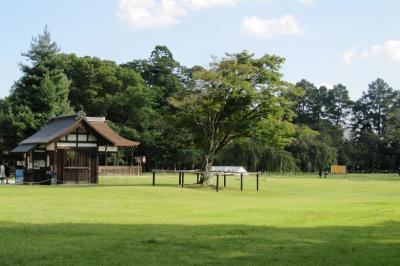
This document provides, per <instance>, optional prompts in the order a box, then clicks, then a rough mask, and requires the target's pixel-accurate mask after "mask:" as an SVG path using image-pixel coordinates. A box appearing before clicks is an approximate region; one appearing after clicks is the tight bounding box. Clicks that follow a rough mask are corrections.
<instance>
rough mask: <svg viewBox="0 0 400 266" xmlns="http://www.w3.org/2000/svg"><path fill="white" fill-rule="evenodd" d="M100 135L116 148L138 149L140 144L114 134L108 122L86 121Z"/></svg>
mask: <svg viewBox="0 0 400 266" xmlns="http://www.w3.org/2000/svg"><path fill="white" fill-rule="evenodd" d="M86 122H87V123H88V124H89V125H90V126H91V127H92V128H93V129H94V130H95V131H96V132H97V133H98V134H100V135H101V136H102V137H104V138H105V139H107V140H109V141H110V142H112V143H113V144H114V145H113V146H114V147H137V146H139V145H140V142H137V141H132V140H128V139H126V138H124V137H121V136H120V135H118V134H117V133H116V132H114V131H113V130H112V129H111V128H110V127H109V126H108V125H107V124H106V122H101V121H86Z"/></svg>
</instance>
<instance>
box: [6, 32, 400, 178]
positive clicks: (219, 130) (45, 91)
mask: <svg viewBox="0 0 400 266" xmlns="http://www.w3.org/2000/svg"><path fill="white" fill-rule="evenodd" d="M23 56H24V57H25V58H26V60H27V61H26V62H24V63H22V64H20V68H21V71H22V76H21V77H20V78H19V79H18V80H17V81H16V82H15V84H14V85H13V87H12V89H11V91H10V95H9V96H8V97H6V98H5V99H2V100H1V101H0V122H1V123H2V125H3V126H2V127H1V128H0V150H3V151H9V150H10V149H12V148H13V147H15V145H16V144H17V143H18V142H19V141H21V140H23V139H24V138H26V137H28V136H29V135H31V134H33V133H34V132H36V131H37V130H38V129H39V128H40V127H42V126H43V124H45V123H46V122H47V121H48V119H50V118H51V117H54V116H60V115H65V114H70V113H73V112H79V111H83V112H84V113H86V114H87V115H88V116H105V117H107V119H108V120H109V121H110V122H111V125H112V127H113V128H114V129H115V130H116V131H117V132H119V133H120V134H121V135H122V136H124V137H126V138H128V139H133V140H137V141H140V142H141V143H142V144H141V145H140V146H139V148H138V149H137V150H135V151H134V155H135V156H136V155H146V156H147V158H148V162H149V164H148V169H149V168H181V169H192V168H203V169H208V168H209V167H210V166H211V165H212V164H213V163H215V164H226V165H243V166H245V167H246V168H248V169H249V170H257V171H258V170H262V171H264V170H273V171H275V170H276V171H280V170H282V169H283V170H288V171H297V169H301V170H303V171H315V170H317V169H319V168H328V167H329V165H330V164H332V163H339V164H345V165H347V166H348V169H350V170H360V171H361V170H362V171H364V170H365V171H381V170H390V171H391V170H394V169H398V167H399V166H400V155H399V154H400V137H399V136H400V133H399V128H400V122H399V120H400V119H399V113H400V111H399V110H400V97H399V92H398V91H396V90H394V89H393V88H391V87H390V86H389V84H387V83H386V82H385V81H384V80H382V79H377V80H375V81H373V82H372V83H371V84H370V85H369V87H368V90H367V91H366V92H364V93H363V95H362V97H361V98H360V99H358V100H357V101H355V102H352V101H351V100H350V98H349V92H348V89H347V88H346V86H345V85H343V84H340V83H339V84H337V85H335V86H333V88H332V89H328V88H327V87H325V86H320V87H317V86H316V85H315V84H313V83H312V82H310V81H307V80H305V79H303V80H301V81H299V82H298V83H297V84H296V86H293V85H292V84H290V83H288V82H285V81H283V80H282V74H281V73H280V68H281V67H282V65H283V63H284V59H283V58H281V57H279V56H274V55H268V54H266V55H264V56H262V57H260V58H256V57H255V56H254V55H252V54H250V53H248V52H246V51H245V52H242V53H237V54H227V55H226V57H225V58H223V59H222V60H220V61H214V62H212V63H211V65H210V67H209V68H204V67H201V66H193V67H190V68H188V67H185V66H182V65H181V64H180V63H179V62H178V61H176V60H175V59H174V57H173V54H172V52H171V51H170V50H169V49H168V48H167V47H166V46H161V45H158V46H156V47H155V48H154V50H153V51H152V52H151V54H150V56H149V58H148V59H140V60H131V61H130V62H127V63H125V64H121V65H118V64H117V63H115V62H113V61H109V60H102V59H99V58H96V57H88V56H85V57H78V56H76V55H75V54H61V53H60V49H59V48H58V46H57V44H56V42H54V41H52V39H51V36H50V33H49V31H48V30H47V27H46V28H45V29H44V31H43V33H42V34H39V35H38V36H37V37H34V38H33V39H32V43H31V45H30V48H29V50H28V51H27V52H26V53H23ZM130 152H131V151H128V150H126V151H123V154H121V157H120V158H121V160H122V161H121V163H123V162H124V160H125V162H126V160H128V158H130ZM2 154H6V153H4V152H3V153H2Z"/></svg>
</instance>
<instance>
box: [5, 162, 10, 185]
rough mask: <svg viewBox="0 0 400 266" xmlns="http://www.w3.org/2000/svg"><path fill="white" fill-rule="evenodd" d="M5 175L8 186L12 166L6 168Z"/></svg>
mask: <svg viewBox="0 0 400 266" xmlns="http://www.w3.org/2000/svg"><path fill="white" fill-rule="evenodd" d="M4 173H5V176H6V184H8V179H9V178H10V166H8V163H6V165H5V166H4Z"/></svg>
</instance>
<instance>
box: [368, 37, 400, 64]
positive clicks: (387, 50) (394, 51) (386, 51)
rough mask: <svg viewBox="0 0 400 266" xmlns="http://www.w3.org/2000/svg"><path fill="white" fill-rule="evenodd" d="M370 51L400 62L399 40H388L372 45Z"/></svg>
mask: <svg viewBox="0 0 400 266" xmlns="http://www.w3.org/2000/svg"><path fill="white" fill-rule="evenodd" d="M372 51H373V52H374V53H375V54H377V55H378V56H379V57H381V58H383V59H385V60H388V61H390V62H393V63H400V41H392V40H390V41H386V42H385V43H383V44H379V45H374V46H373V47H372Z"/></svg>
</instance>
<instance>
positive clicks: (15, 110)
mask: <svg viewBox="0 0 400 266" xmlns="http://www.w3.org/2000/svg"><path fill="white" fill-rule="evenodd" d="M58 53H59V48H58V47H57V44H56V43H55V42H53V41H52V40H51V37H50V33H49V31H48V30H47V28H45V29H44V31H43V33H42V34H39V35H38V37H34V38H33V40H32V43H31V46H30V49H29V50H28V52H27V53H23V56H25V57H26V58H27V63H26V64H20V68H21V71H22V73H23V75H22V77H21V78H20V79H19V80H18V81H16V82H15V84H14V86H13V88H12V90H11V95H10V96H9V97H8V98H7V101H9V108H8V114H9V115H12V116H13V117H14V120H16V121H21V123H25V125H23V126H22V125H21V128H23V130H24V135H25V137H26V135H29V134H32V133H33V132H34V131H35V130H37V129H38V128H39V127H41V126H42V125H43V124H44V123H45V122H47V120H48V119H49V118H51V117H54V116H59V115H64V114H69V113H71V112H72V111H73V110H72V108H71V106H70V103H69V100H68V93H69V86H70V82H69V80H68V79H67V77H66V76H65V74H64V72H63V69H62V68H61V67H60V65H61V64H60V61H59V58H58Z"/></svg>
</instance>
